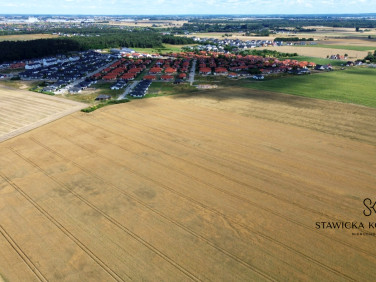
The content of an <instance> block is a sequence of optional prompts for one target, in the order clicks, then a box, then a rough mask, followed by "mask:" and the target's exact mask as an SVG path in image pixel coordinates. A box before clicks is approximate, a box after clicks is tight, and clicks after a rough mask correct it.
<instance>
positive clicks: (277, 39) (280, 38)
mask: <svg viewBox="0 0 376 282" xmlns="http://www.w3.org/2000/svg"><path fill="white" fill-rule="evenodd" d="M274 41H287V42H290V41H294V42H295V41H313V38H311V37H310V38H304V37H303V38H299V37H277V38H275V39H274Z"/></svg>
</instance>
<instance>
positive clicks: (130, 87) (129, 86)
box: [117, 80, 140, 100]
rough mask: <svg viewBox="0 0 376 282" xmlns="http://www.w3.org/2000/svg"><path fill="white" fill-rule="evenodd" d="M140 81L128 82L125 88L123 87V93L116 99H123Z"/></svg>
mask: <svg viewBox="0 0 376 282" xmlns="http://www.w3.org/2000/svg"><path fill="white" fill-rule="evenodd" d="M139 82H140V81H138V80H136V81H133V82H132V83H131V84H129V85H128V86H127V87H126V88H125V91H124V93H123V94H121V95H120V96H119V97H118V98H117V99H118V100H122V99H125V98H126V97H127V95H128V94H129V93H131V91H132V90H133V88H135V87H136V85H137V84H138V83H139Z"/></svg>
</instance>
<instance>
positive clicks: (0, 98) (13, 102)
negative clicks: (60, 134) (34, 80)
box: [0, 86, 85, 142]
mask: <svg viewBox="0 0 376 282" xmlns="http://www.w3.org/2000/svg"><path fill="white" fill-rule="evenodd" d="M84 107H85V104H81V103H77V102H73V101H69V100H65V99H59V98H55V97H52V96H48V95H43V94H38V93H34V92H29V91H24V90H19V89H13V88H10V87H6V86H1V87H0V142H1V141H3V140H6V139H9V138H12V137H14V136H17V135H19V134H21V133H24V132H26V131H29V130H31V129H34V128H36V127H39V126H41V125H43V124H46V123H49V122H51V121H53V120H56V119H58V118H61V117H63V116H66V115H68V114H71V113H73V112H75V111H78V110H80V109H82V108H84Z"/></svg>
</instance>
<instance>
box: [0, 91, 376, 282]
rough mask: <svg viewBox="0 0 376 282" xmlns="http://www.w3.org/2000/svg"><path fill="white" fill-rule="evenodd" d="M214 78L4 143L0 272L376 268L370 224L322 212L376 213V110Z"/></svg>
mask: <svg viewBox="0 0 376 282" xmlns="http://www.w3.org/2000/svg"><path fill="white" fill-rule="evenodd" d="M213 91H216V90H213ZM218 91H219V92H217V93H219V94H218V96H215V95H214V93H215V92H210V91H206V92H203V94H202V95H198V96H196V97H193V98H189V97H184V96H174V97H160V98H152V99H143V100H138V101H132V102H131V103H127V104H122V105H116V106H110V107H106V108H103V109H101V110H97V111H95V112H93V113H91V114H84V113H75V114H72V115H70V116H67V117H65V118H62V119H60V120H58V121H55V122H52V123H50V124H47V125H45V126H43V127H40V128H38V129H35V130H33V131H31V132H28V133H25V134H23V135H22V136H19V137H17V138H14V139H12V140H8V141H5V142H3V143H1V144H0V253H1V257H2V259H1V260H0V274H1V276H2V277H4V278H5V279H8V280H10V281H17V280H23V281H32V280H75V281H110V280H119V281H123V280H150V281H161V280H163V281H188V280H213V281H246V280H248V281H249V280H262V281H264V280H282V281H286V280H293V281H296V280H317V281H330V280H331V281H334V280H336V281H338V280H340V281H346V280H367V281H371V280H375V279H376V274H375V272H374V267H375V265H376V255H375V253H374V249H375V247H376V241H375V239H376V237H375V236H354V235H352V232H353V231H352V230H346V229H345V230H317V229H316V228H315V227H316V226H315V222H317V221H357V222H360V221H363V222H366V221H370V220H371V221H372V218H373V221H376V215H373V216H372V217H369V218H365V217H364V216H363V215H362V212H363V207H364V206H363V203H362V202H363V199H364V198H366V197H370V198H372V197H373V198H375V183H376V176H375V173H374V172H375V170H376V158H375V153H376V145H375V139H374V137H372V136H374V135H372V134H375V133H374V131H373V132H371V131H372V128H368V131H369V132H370V133H369V134H371V135H367V134H366V133H367V130H366V126H368V123H369V124H371V125H372V122H373V124H374V122H375V121H376V114H375V113H376V110H374V109H369V108H365V107H359V106H355V105H344V104H340V103H333V102H328V101H325V102H323V103H325V104H326V105H327V106H325V107H324V106H323V104H321V101H317V100H313V99H306V98H301V97H295V99H294V100H291V99H292V98H290V96H286V97H287V98H286V100H284V101H282V100H283V97H282V96H278V97H279V99H277V98H276V99H267V98H265V99H261V98H260V97H258V95H271V94H266V93H261V92H257V93H258V94H257V95H256V92H252V91H253V90H247V91H248V93H249V92H252V93H255V96H254V97H253V98H250V97H242V96H241V95H240V94H239V95H237V96H236V97H235V96H233V97H231V99H226V98H225V97H223V96H221V95H222V94H221V92H220V89H219V90H218ZM276 95H277V94H276ZM278 95H279V94H278ZM276 97H277V96H276ZM305 110H307V111H305ZM340 113H342V115H341V114H340ZM320 115H321V116H322V117H324V116H326V115H327V116H328V119H326V120H325V119H323V118H322V117H321V118H320ZM363 115H366V116H367V117H366V118H364V119H363ZM350 116H352V124H346V120H349V119H350ZM294 117H295V122H293V120H294ZM337 118H338V120H337ZM320 120H322V121H325V122H326V123H325V125H323V127H320V128H315V127H310V126H308V125H307V124H309V123H310V121H311V122H312V123H319V122H320ZM337 123H338V124H343V126H345V125H346V126H345V127H342V126H338V128H335V127H336V124H337ZM359 127H362V128H359ZM325 128H330V129H328V130H324V129H325ZM349 128H352V129H353V131H354V132H355V131H356V130H358V131H356V132H358V133H359V136H360V137H359V139H357V140H355V139H354V140H351V139H350V138H349V137H351V136H348V133H347V131H349ZM324 131H327V133H324ZM362 134H363V135H362ZM362 136H366V137H362ZM370 136H371V137H370ZM375 200H376V199H375ZM355 232H357V231H355ZM4 258H5V259H4ZM1 276H0V277H1Z"/></svg>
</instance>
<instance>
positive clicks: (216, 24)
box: [170, 18, 376, 33]
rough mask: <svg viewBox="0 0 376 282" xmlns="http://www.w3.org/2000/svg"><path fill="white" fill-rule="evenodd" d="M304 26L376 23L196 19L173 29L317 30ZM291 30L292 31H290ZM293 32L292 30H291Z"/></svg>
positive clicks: (369, 24) (366, 24)
mask: <svg viewBox="0 0 376 282" xmlns="http://www.w3.org/2000/svg"><path fill="white" fill-rule="evenodd" d="M303 26H328V27H351V28H354V27H358V28H376V21H374V20H370V19H362V18H358V19H341V18H328V19H326V18H312V19H309V18H295V19H287V18H286V19H254V20H245V21H244V20H242V21H240V20H233V21H228V20H220V19H216V20H208V19H194V20H190V21H189V22H188V23H185V24H184V25H183V26H182V27H179V28H178V27H175V28H171V29H170V30H171V31H174V32H177V33H183V32H185V31H189V32H251V33H259V32H261V31H263V30H276V31H281V30H287V28H294V30H293V31H294V32H312V31H315V29H306V28H304V27H303ZM288 30H290V29H288ZM290 31H291V30H290Z"/></svg>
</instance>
